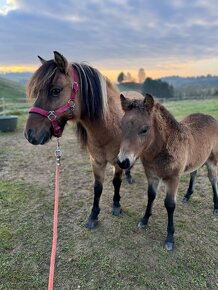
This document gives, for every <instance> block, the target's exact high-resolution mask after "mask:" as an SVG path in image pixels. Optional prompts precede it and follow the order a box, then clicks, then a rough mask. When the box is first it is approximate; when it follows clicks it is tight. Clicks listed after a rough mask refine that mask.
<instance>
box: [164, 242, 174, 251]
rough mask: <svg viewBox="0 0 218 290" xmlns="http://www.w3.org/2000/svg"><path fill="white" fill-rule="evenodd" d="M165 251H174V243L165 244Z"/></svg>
mask: <svg viewBox="0 0 218 290" xmlns="http://www.w3.org/2000/svg"><path fill="white" fill-rule="evenodd" d="M165 249H166V250H167V251H172V250H173V243H172V242H166V243H165Z"/></svg>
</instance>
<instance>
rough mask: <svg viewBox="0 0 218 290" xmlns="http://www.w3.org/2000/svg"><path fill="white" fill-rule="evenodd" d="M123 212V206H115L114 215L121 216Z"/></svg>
mask: <svg viewBox="0 0 218 290" xmlns="http://www.w3.org/2000/svg"><path fill="white" fill-rule="evenodd" d="M120 214H121V207H120V206H113V215H114V216H120Z"/></svg>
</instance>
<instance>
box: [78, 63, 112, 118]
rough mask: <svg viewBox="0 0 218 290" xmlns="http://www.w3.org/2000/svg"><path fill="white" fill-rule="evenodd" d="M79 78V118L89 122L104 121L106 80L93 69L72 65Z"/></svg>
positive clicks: (106, 105)
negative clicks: (86, 119)
mask: <svg viewBox="0 0 218 290" xmlns="http://www.w3.org/2000/svg"><path fill="white" fill-rule="evenodd" d="M73 66H74V68H75V69H76V71H77V73H78V76H79V83H80V105H81V118H84V117H86V118H88V119H89V120H90V121H96V120H99V119H101V118H103V119H105V118H106V114H107V111H108V102H107V91H106V80H105V78H104V77H103V76H102V74H101V73H100V72H99V71H98V70H97V69H95V68H93V67H91V66H89V65H87V64H84V63H81V64H79V63H73Z"/></svg>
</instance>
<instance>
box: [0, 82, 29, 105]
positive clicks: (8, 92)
mask: <svg viewBox="0 0 218 290" xmlns="http://www.w3.org/2000/svg"><path fill="white" fill-rule="evenodd" d="M25 95H26V94H25V86H24V85H22V84H20V83H18V82H15V81H12V80H9V79H5V78H2V77H0V98H4V99H7V101H10V102H13V101H16V99H18V98H25Z"/></svg>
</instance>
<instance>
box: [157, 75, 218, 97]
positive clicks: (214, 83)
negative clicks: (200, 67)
mask: <svg viewBox="0 0 218 290" xmlns="http://www.w3.org/2000/svg"><path fill="white" fill-rule="evenodd" d="M161 80H163V81H165V82H167V83H169V84H170V85H172V86H173V87H174V89H175V96H176V97H207V96H217V95H218V76H211V75H208V76H198V77H186V78H184V77H178V76H172V77H164V78H161Z"/></svg>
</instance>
